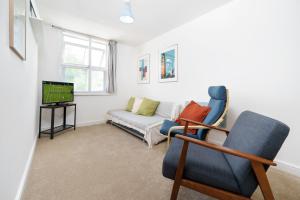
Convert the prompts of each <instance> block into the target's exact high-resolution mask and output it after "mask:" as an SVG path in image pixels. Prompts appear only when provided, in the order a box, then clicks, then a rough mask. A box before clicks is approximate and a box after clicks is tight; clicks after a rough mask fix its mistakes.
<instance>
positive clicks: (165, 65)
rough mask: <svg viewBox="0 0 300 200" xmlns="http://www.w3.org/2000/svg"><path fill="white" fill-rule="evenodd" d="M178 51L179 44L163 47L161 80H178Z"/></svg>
mask: <svg viewBox="0 0 300 200" xmlns="http://www.w3.org/2000/svg"><path fill="white" fill-rule="evenodd" d="M177 51H178V45H177V44H176V45H172V46H170V47H168V48H166V49H163V50H162V51H161V52H160V55H159V61H160V63H159V70H158V71H159V82H171V81H177V78H178V72H177V59H178V58H177V57H178V55H177Z"/></svg>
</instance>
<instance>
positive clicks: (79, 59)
mask: <svg viewBox="0 0 300 200" xmlns="http://www.w3.org/2000/svg"><path fill="white" fill-rule="evenodd" d="M63 62H64V63H66V64H68V63H69V64H78V65H88V64H89V50H88V48H84V47H79V46H73V45H70V44H66V45H65V49H64V55H63Z"/></svg>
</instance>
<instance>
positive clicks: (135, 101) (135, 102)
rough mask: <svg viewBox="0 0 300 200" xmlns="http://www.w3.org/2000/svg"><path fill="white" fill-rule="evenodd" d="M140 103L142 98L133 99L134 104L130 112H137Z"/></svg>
mask: <svg viewBox="0 0 300 200" xmlns="http://www.w3.org/2000/svg"><path fill="white" fill-rule="evenodd" d="M142 102H143V99H142V98H138V97H135V100H134V104H133V107H132V110H131V112H133V113H137V111H138V110H139V108H140V106H141V104H142Z"/></svg>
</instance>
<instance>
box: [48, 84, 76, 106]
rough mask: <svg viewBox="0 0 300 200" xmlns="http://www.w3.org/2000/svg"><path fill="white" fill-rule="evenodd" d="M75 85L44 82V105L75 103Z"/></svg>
mask: <svg viewBox="0 0 300 200" xmlns="http://www.w3.org/2000/svg"><path fill="white" fill-rule="evenodd" d="M73 91H74V84H73V83H60V82H50V81H43V104H49V103H62V102H72V101H74V93H73Z"/></svg>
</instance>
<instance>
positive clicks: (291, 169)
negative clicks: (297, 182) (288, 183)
mask: <svg viewBox="0 0 300 200" xmlns="http://www.w3.org/2000/svg"><path fill="white" fill-rule="evenodd" d="M275 162H276V163H277V167H275V168H277V169H279V170H281V171H284V172H287V173H289V174H292V175H294V176H298V177H300V166H297V165H294V164H291V163H288V162H285V161H282V160H276V159H275Z"/></svg>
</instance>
